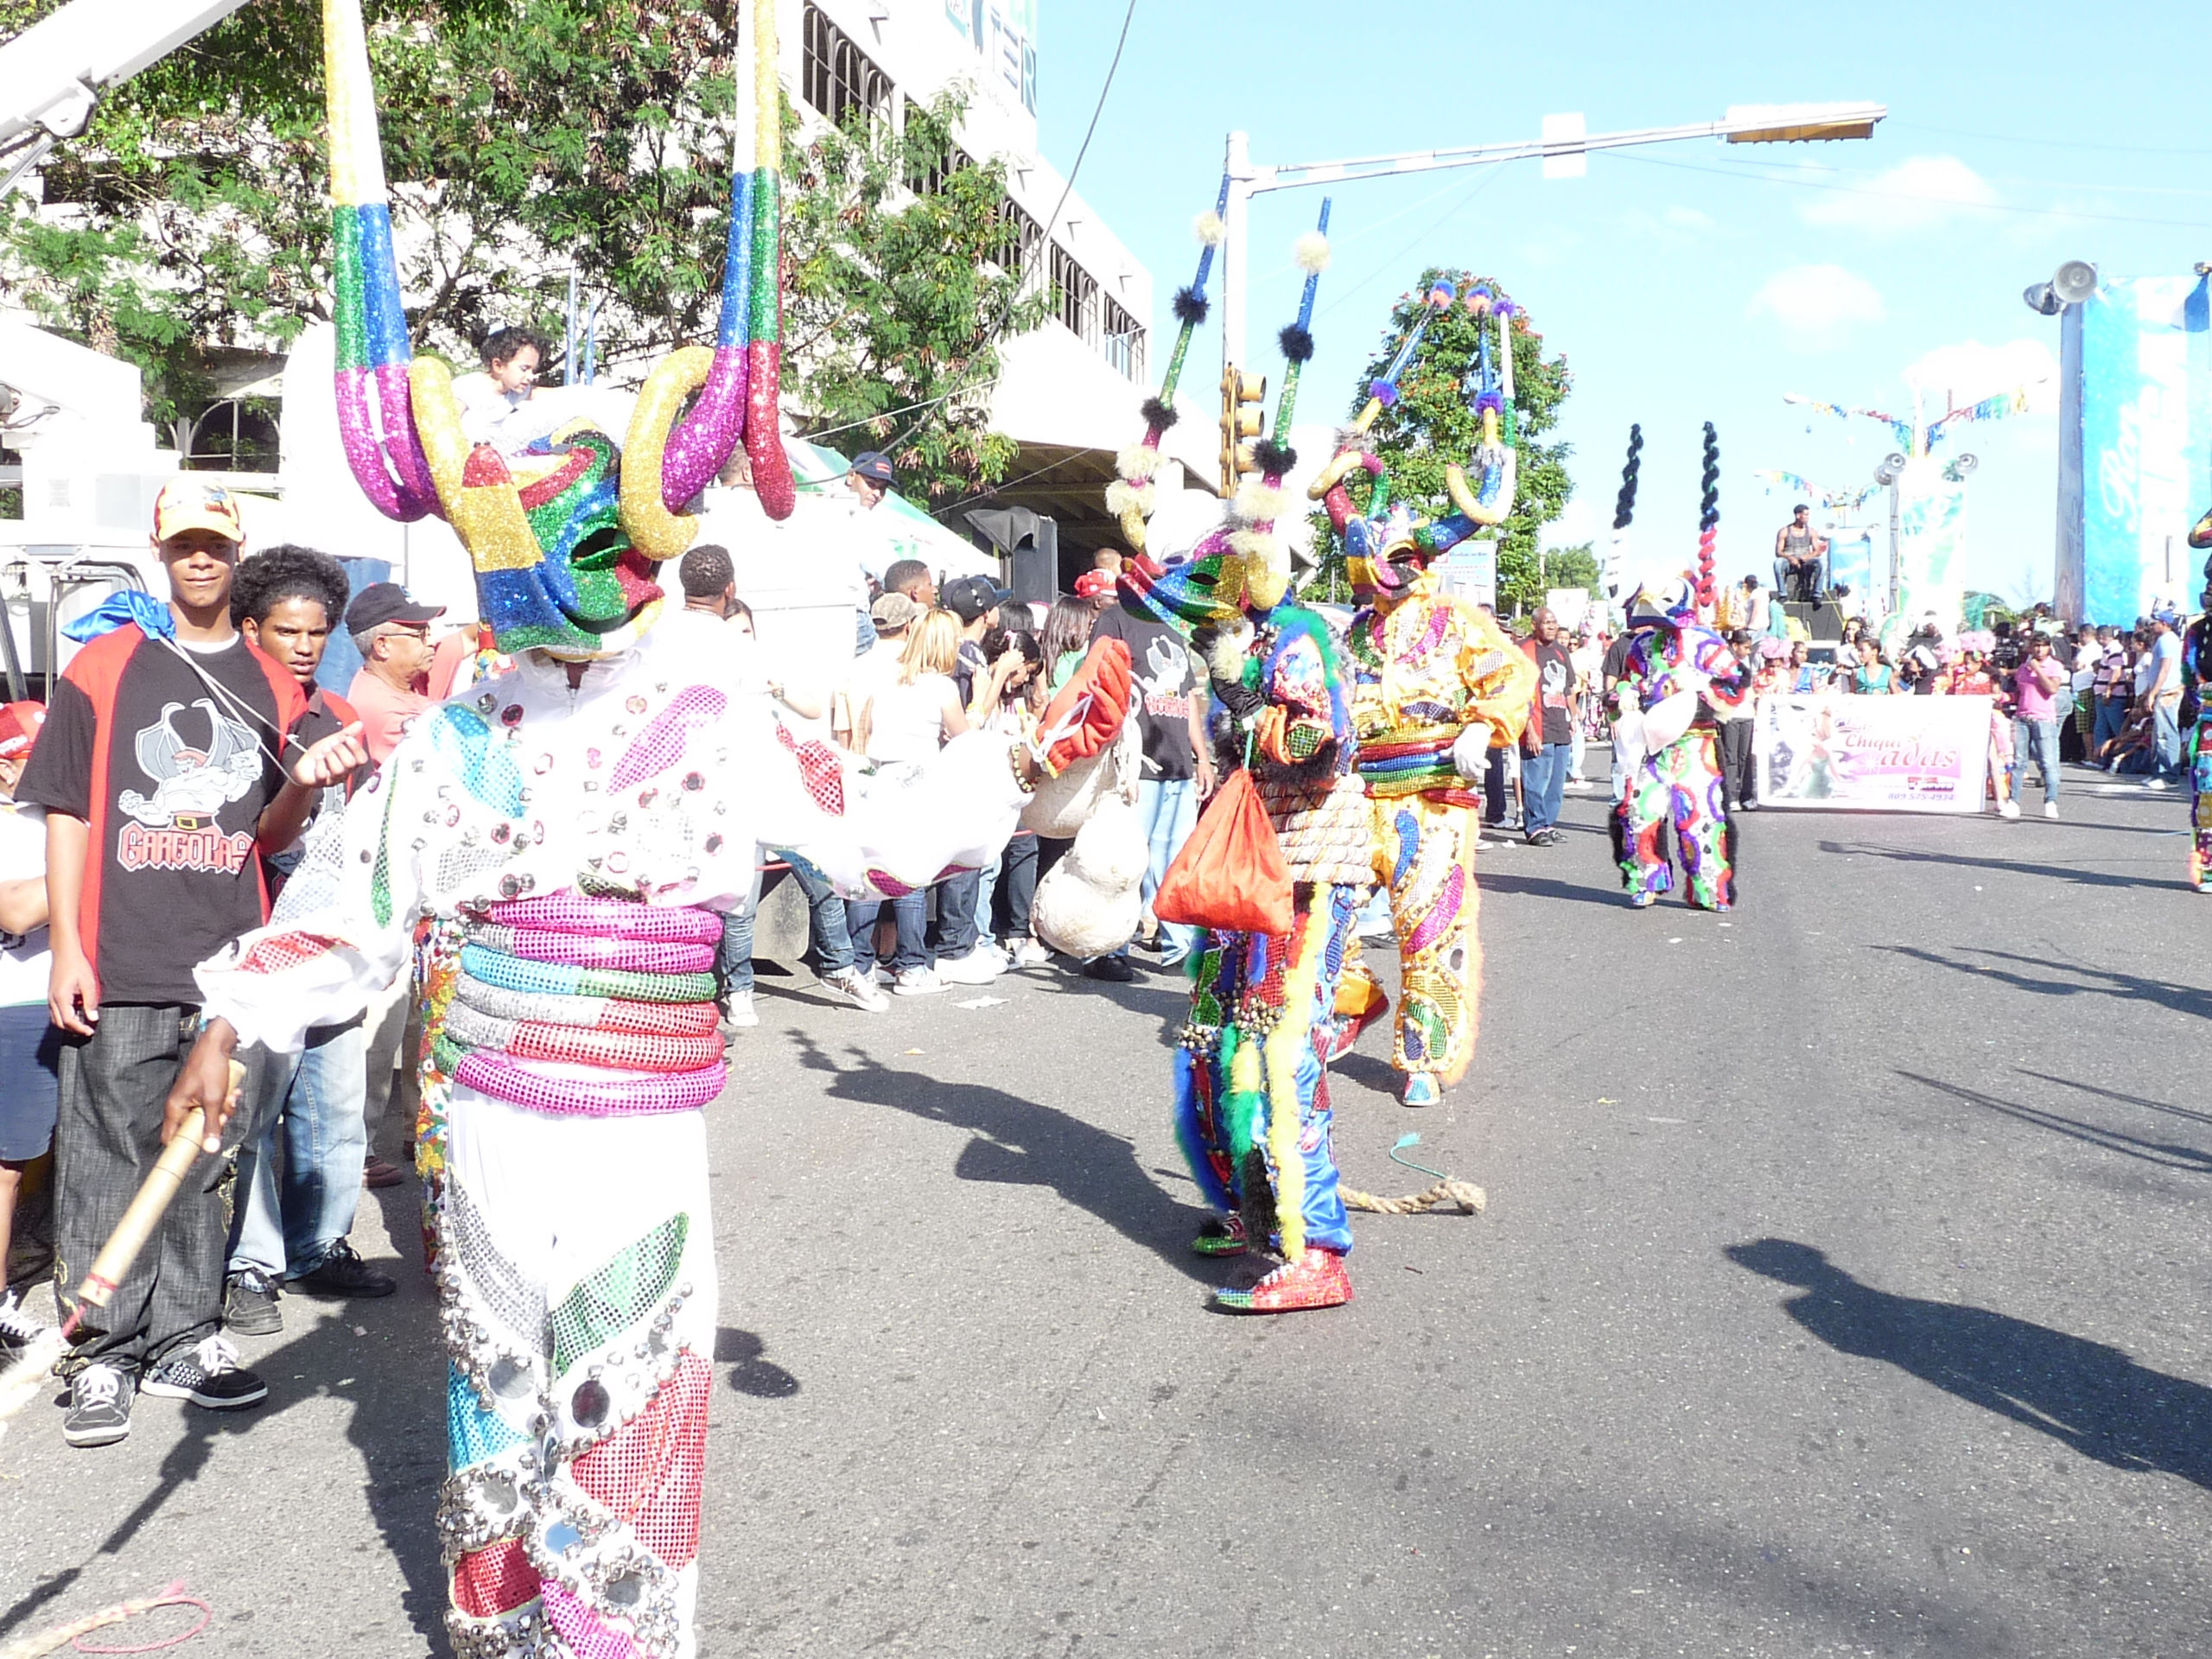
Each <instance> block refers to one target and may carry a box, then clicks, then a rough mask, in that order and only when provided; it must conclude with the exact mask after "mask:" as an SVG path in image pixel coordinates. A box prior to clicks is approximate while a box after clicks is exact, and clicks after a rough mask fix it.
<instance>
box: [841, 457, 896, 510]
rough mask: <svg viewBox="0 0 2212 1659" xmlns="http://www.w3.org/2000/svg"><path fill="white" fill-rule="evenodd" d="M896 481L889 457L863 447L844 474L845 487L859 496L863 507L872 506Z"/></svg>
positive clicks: (888, 491)
mask: <svg viewBox="0 0 2212 1659" xmlns="http://www.w3.org/2000/svg"><path fill="white" fill-rule="evenodd" d="M897 482H898V477H897V475H896V474H893V472H892V470H891V457H890V456H888V455H887V454H883V453H881V452H880V450H875V449H863V450H861V452H860V454H857V455H855V456H854V457H853V464H852V467H851V468H850V469H849V471H848V472H847V473H846V474H845V487H846V488H847V489H849V490H850V491H851V492H852V493H854V494H855V495H856V496H858V497H859V498H860V502H861V505H862V506H863V507H873V506H874V505H876V504H877V503H878V502H880V501H881V500H882V499H883V498H884V497H885V496H886V495H887V494H888V493H890V490H891V486H893V484H895V483H897Z"/></svg>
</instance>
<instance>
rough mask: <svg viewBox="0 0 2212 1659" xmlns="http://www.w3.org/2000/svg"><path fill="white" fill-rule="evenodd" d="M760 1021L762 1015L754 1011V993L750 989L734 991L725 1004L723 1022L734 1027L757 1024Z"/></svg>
mask: <svg viewBox="0 0 2212 1659" xmlns="http://www.w3.org/2000/svg"><path fill="white" fill-rule="evenodd" d="M722 1024H724V1025H726V1026H730V1027H745V1026H757V1025H759V1024H760V1015H759V1014H755V1013H754V1012H753V993H752V992H750V991H732V992H731V993H730V994H729V1000H728V1003H727V1004H726V1005H725V1009H724V1012H723V1014H722Z"/></svg>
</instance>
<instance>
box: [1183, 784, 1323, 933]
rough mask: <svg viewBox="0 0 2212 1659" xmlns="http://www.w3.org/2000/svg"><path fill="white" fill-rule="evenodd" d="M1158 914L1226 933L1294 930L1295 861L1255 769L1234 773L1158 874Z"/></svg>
mask: <svg viewBox="0 0 2212 1659" xmlns="http://www.w3.org/2000/svg"><path fill="white" fill-rule="evenodd" d="M1152 913H1153V914H1154V916H1157V917H1158V918H1160V920H1161V921H1163V922H1179V923H1181V924H1183V925H1185V926H1187V927H1204V928H1211V929H1214V930H1216V931H1220V932H1224V933H1267V934H1272V935H1275V936H1277V937H1280V936H1281V935H1283V934H1286V933H1288V932H1289V931H1290V918H1291V906H1290V866H1289V865H1288V864H1287V863H1285V862H1284V861H1283V855H1282V843H1281V842H1279V841H1277V840H1276V839H1275V827H1274V824H1273V823H1270V822H1268V809H1267V808H1266V807H1265V806H1264V805H1263V804H1262V803H1261V800H1260V791H1258V790H1257V789H1255V788H1254V787H1253V785H1252V774H1251V772H1250V771H1249V769H1241V768H1240V769H1239V770H1238V771H1237V772H1235V773H1233V774H1232V775H1231V776H1230V779H1229V781H1228V782H1227V783H1226V784H1224V785H1222V788H1221V792H1220V793H1219V794H1217V795H1216V796H1215V797H1214V798H1213V799H1212V800H1211V801H1209V802H1208V803H1207V804H1206V810H1205V812H1204V813H1202V814H1201V815H1200V816H1199V818H1198V827H1197V828H1196V829H1193V830H1192V831H1191V838H1190V839H1189V840H1188V841H1186V842H1184V843H1183V850H1182V851H1181V852H1179V853H1178V854H1176V855H1175V861H1174V862H1173V864H1170V865H1169V866H1168V867H1167V874H1166V875H1164V876H1162V877H1161V878H1160V892H1159V893H1158V894H1157V895H1156V896H1155V897H1154V899H1153V901H1152Z"/></svg>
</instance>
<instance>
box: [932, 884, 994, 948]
mask: <svg viewBox="0 0 2212 1659" xmlns="http://www.w3.org/2000/svg"><path fill="white" fill-rule="evenodd" d="M982 882H983V873H982V871H981V870H969V871H968V872H967V873H966V874H962V875H948V876H946V877H945V878H944V880H942V881H940V882H938V887H937V948H936V953H935V954H936V956H937V958H938V960H939V961H940V962H950V961H951V960H952V959H953V958H955V957H964V956H966V955H967V954H968V953H969V951H970V950H974V949H975V948H976V937H977V934H978V932H979V931H980V930H979V929H978V928H977V926H976V894H977V893H979V892H980V891H981V890H982Z"/></svg>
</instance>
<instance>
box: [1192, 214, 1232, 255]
mask: <svg viewBox="0 0 2212 1659" xmlns="http://www.w3.org/2000/svg"><path fill="white" fill-rule="evenodd" d="M1191 232H1192V235H1194V236H1196V237H1197V238H1198V245H1199V246H1200V247H1206V248H1217V247H1219V246H1220V245H1221V238H1223V237H1224V235H1226V234H1227V232H1226V230H1225V229H1224V226H1223V225H1222V222H1221V215H1220V214H1219V213H1215V212H1214V211H1212V209H1211V208H1209V209H1207V211H1205V213H1200V214H1199V215H1198V217H1197V218H1196V219H1192V221H1191Z"/></svg>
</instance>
